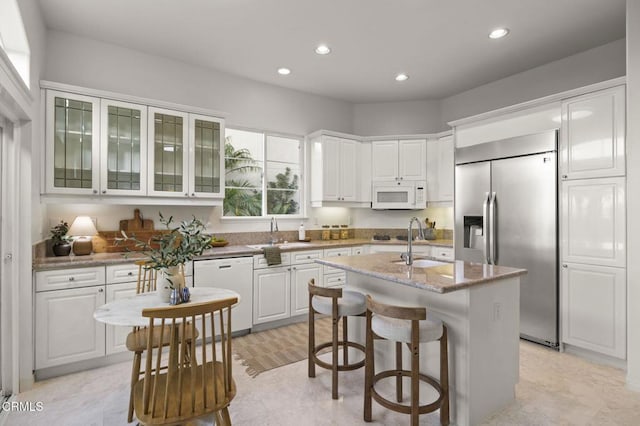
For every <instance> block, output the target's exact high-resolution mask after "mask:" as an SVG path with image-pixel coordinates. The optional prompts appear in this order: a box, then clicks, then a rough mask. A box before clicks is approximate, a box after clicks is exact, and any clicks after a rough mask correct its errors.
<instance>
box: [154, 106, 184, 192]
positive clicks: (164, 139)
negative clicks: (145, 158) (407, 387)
mask: <svg viewBox="0 0 640 426" xmlns="http://www.w3.org/2000/svg"><path fill="white" fill-rule="evenodd" d="M188 119H189V114H187V113H185V112H180V111H173V110H167V109H161V108H152V107H149V118H148V122H149V126H148V129H149V145H148V147H149V163H148V166H149V172H148V173H149V186H148V194H149V195H158V196H170V197H175V196H183V197H188V196H189V182H188V181H189V166H188V161H189V148H188Z"/></svg>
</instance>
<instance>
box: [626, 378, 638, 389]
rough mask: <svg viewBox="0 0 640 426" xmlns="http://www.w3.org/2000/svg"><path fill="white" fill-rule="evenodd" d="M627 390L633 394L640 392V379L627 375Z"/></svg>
mask: <svg viewBox="0 0 640 426" xmlns="http://www.w3.org/2000/svg"><path fill="white" fill-rule="evenodd" d="M626 382H627V389H629V390H632V391H634V392H640V378H639V377H631V375H629V374H627V380H626Z"/></svg>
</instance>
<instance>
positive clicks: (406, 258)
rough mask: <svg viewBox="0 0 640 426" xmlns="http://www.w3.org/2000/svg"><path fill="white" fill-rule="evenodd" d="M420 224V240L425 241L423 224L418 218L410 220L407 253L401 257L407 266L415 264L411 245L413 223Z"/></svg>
mask: <svg viewBox="0 0 640 426" xmlns="http://www.w3.org/2000/svg"><path fill="white" fill-rule="evenodd" d="M414 221H415V222H416V223H417V224H418V239H421V240H424V228H423V227H422V222H420V219H418V218H417V217H412V218H411V219H409V227H408V228H407V252H406V253H402V254H401V255H400V257H401V258H402V259H403V260H404V263H406V264H407V265H411V264H412V263H413V247H412V245H411V240H413V229H412V225H413V222H414Z"/></svg>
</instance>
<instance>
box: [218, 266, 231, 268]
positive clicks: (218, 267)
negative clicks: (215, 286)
mask: <svg viewBox="0 0 640 426" xmlns="http://www.w3.org/2000/svg"><path fill="white" fill-rule="evenodd" d="M229 268H231V265H220V266H218V269H229Z"/></svg>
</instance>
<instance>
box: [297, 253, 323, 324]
mask: <svg viewBox="0 0 640 426" xmlns="http://www.w3.org/2000/svg"><path fill="white" fill-rule="evenodd" d="M311 279H313V280H315V281H314V282H315V283H316V284H317V285H319V283H321V282H322V281H321V280H322V265H320V264H319V263H306V264H302V265H293V266H291V316H294V315H300V314H306V313H308V312H309V288H308V284H309V281H310V280H311Z"/></svg>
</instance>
